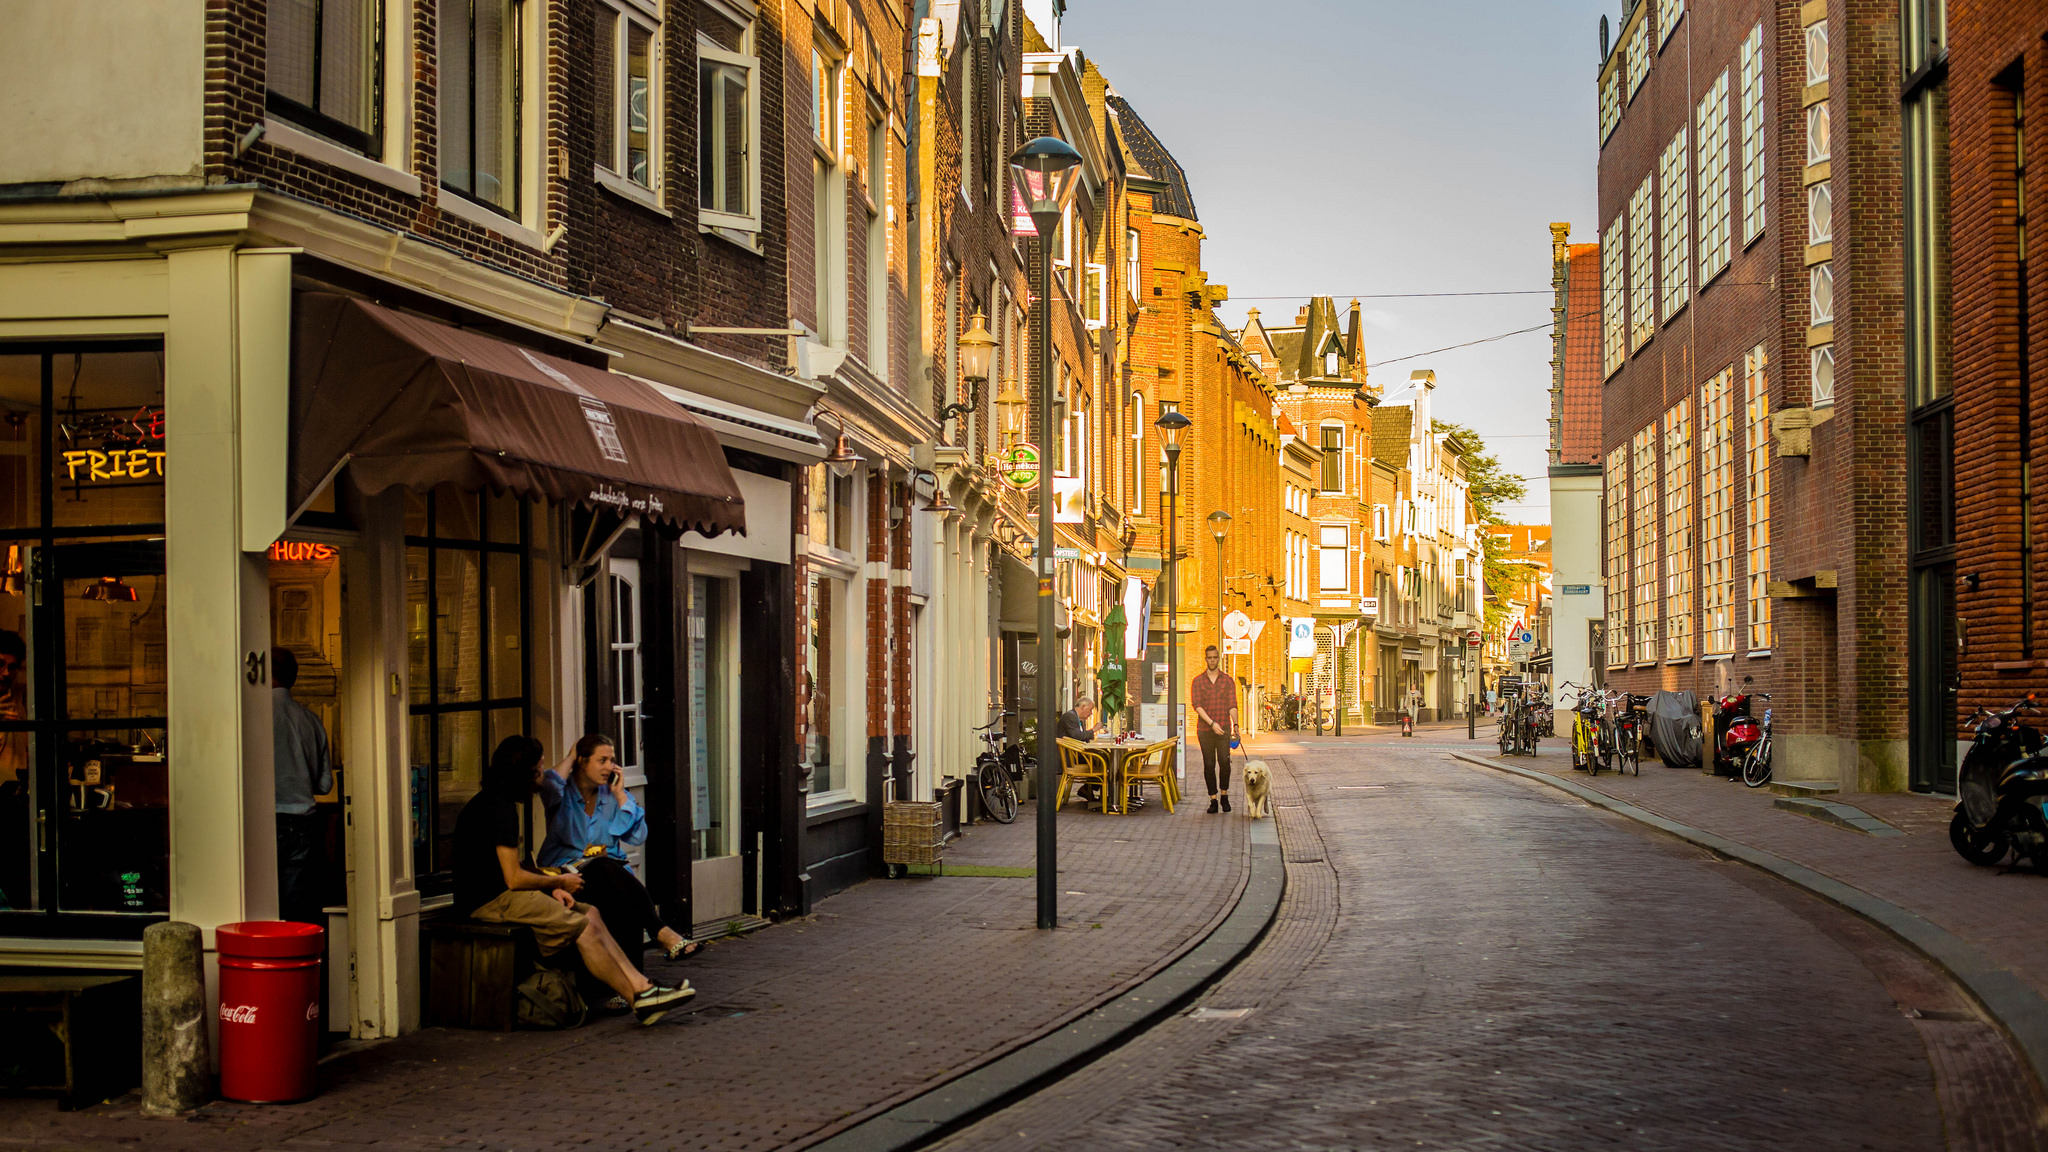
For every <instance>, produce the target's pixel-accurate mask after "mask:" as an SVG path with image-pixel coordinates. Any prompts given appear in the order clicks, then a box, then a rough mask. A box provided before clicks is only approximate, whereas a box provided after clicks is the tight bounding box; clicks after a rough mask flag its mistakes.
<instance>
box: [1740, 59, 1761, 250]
mask: <svg viewBox="0 0 2048 1152" xmlns="http://www.w3.org/2000/svg"><path fill="white" fill-rule="evenodd" d="M1740 60H1741V72H1742V109H1741V114H1742V242H1743V243H1744V244H1747V243H1749V242H1750V241H1751V240H1754V239H1756V238H1757V237H1758V236H1760V235H1762V234H1763V230H1764V214H1765V208H1764V198H1765V192H1764V26H1763V25H1762V24H1758V25H1757V26H1756V27H1754V28H1752V29H1750V30H1749V37H1748V38H1747V39H1745V40H1744V41H1743V42H1742V51H1741V55H1740Z"/></svg>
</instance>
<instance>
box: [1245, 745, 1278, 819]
mask: <svg viewBox="0 0 2048 1152" xmlns="http://www.w3.org/2000/svg"><path fill="white" fill-rule="evenodd" d="M1272 787H1273V774H1272V773H1270V772H1268V771H1267V770H1266V762H1265V761H1264V760H1248V761H1246V762H1245V766H1244V814H1245V815H1246V816H1247V817H1248V818H1250V819H1253V820H1257V819H1259V818H1261V817H1263V816H1264V815H1265V814H1266V807H1267V805H1266V794H1267V793H1268V792H1270V791H1271V790H1272Z"/></svg>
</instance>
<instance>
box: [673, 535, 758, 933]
mask: <svg viewBox="0 0 2048 1152" xmlns="http://www.w3.org/2000/svg"><path fill="white" fill-rule="evenodd" d="M738 584H739V582H738V581H737V580H734V579H730V578H726V577H720V576H707V575H697V574H692V575H691V576H690V577H689V602H688V605H687V608H686V615H685V621H686V624H685V633H684V636H685V640H684V642H685V644H686V645H687V646H688V650H687V652H686V653H685V663H686V664H687V665H688V668H689V690H688V692H687V694H686V696H685V706H686V707H687V708H688V709H689V738H688V739H689V757H690V789H691V793H690V894H691V904H692V915H693V917H694V919H695V920H696V921H697V924H698V925H699V926H700V927H699V930H698V931H697V935H700V936H701V935H704V929H708V928H711V927H715V926H719V925H723V924H725V923H726V922H727V921H730V920H732V919H735V918H737V917H739V916H741V915H743V914H744V913H745V911H746V868H745V865H744V864H743V863H742V861H743V857H742V855H741V851H740V850H741V847H742V846H741V844H740V843H739V835H738V833H739V826H740V789H739V758H738V756H736V755H735V754H734V752H735V750H736V749H737V748H738V747H739V700H738V698H737V696H736V694H735V693H734V692H733V691H732V686H733V685H734V684H737V683H738V682H739V664H738V661H737V650H738V645H737V644H736V643H734V638H735V637H736V636H737V635H738V634H739V594H738V593H739V587H738Z"/></svg>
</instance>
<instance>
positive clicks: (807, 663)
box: [802, 570, 852, 802]
mask: <svg viewBox="0 0 2048 1152" xmlns="http://www.w3.org/2000/svg"><path fill="white" fill-rule="evenodd" d="M804 599H805V614H806V616H807V617H808V619H807V620H806V621H805V628H804V682H803V685H802V698H803V718H804V761H805V762H806V763H807V764H809V765H810V768H811V798H812V800H813V801H814V802H815V801H816V799H817V798H818V797H820V796H825V795H828V794H831V793H834V792H844V791H846V790H847V789H848V788H850V787H851V785H852V781H851V779H850V777H849V776H848V774H847V771H846V766H845V765H843V764H841V763H840V762H839V755H838V749H837V748H835V747H834V744H833V737H834V736H835V734H836V733H837V730H838V727H839V726H838V725H837V724H835V723H833V721H834V719H835V718H836V716H837V710H838V708H839V701H838V693H837V692H836V691H835V689H836V688H837V685H838V677H837V676H836V675H834V667H833V661H834V659H835V657H836V656H837V654H838V648H839V645H838V643H837V640H838V636H837V627H838V624H839V618H840V616H842V615H843V614H844V613H845V609H846V581H844V580H840V579H837V578H835V577H833V576H830V575H827V574H824V573H817V572H816V571H815V570H814V571H813V575H812V576H811V578H810V581H809V584H808V587H807V588H806V589H805V597H804Z"/></svg>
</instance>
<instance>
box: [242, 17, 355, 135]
mask: <svg viewBox="0 0 2048 1152" xmlns="http://www.w3.org/2000/svg"><path fill="white" fill-rule="evenodd" d="M383 49H384V2H383V0H272V3H271V5H270V26H269V40H268V43H267V44H266V46H265V50H266V53H267V56H268V59H267V61H266V64H265V69H266V72H265V76H264V79H265V81H266V82H267V84H268V86H269V91H268V92H267V93H266V95H265V102H264V104H265V110H266V111H268V112H269V113H270V114H271V115H273V116H276V117H277V118H279V119H281V120H289V121H291V122H292V123H294V124H297V125H299V126H300V127H302V128H307V129H310V130H312V131H314V132H317V133H319V134H320V135H322V136H325V137H327V138H328V139H329V140H332V141H334V142H335V143H337V144H345V145H347V146H348V147H350V148H353V149H355V150H356V151H358V152H361V153H363V154H364V155H365V156H370V157H378V156H380V155H381V154H382V146H383V140H382V135H383V111H384V82H383V81H384V77H383V70H382V67H381V65H382V60H381V57H382V54H383Z"/></svg>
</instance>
